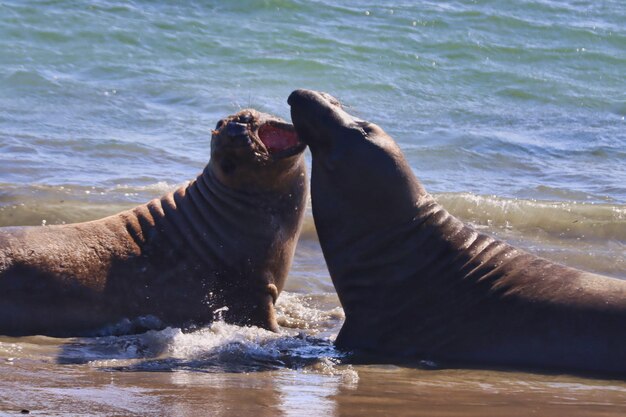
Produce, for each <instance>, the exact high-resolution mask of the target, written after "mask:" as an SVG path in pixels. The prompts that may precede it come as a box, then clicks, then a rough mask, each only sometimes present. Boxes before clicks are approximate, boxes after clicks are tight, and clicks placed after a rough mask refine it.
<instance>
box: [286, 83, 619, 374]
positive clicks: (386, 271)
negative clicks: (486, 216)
mask: <svg viewBox="0 0 626 417" xmlns="http://www.w3.org/2000/svg"><path fill="white" fill-rule="evenodd" d="M288 101H289V104H290V105H291V116H292V122H293V124H294V126H295V128H296V131H297V132H298V136H299V137H300V139H301V140H302V141H303V142H305V143H306V144H307V145H309V148H310V149H311V152H312V155H313V158H312V174H311V197H312V203H313V217H314V220H315V225H316V228H317V232H318V235H319V239H320V243H321V246H322V250H323V253H324V257H325V259H326V263H327V265H328V269H329V271H330V275H331V278H332V280H333V283H334V285H335V288H336V289H337V293H338V295H339V300H340V302H341V304H342V306H343V308H344V310H345V315H346V320H345V323H344V325H343V327H342V329H341V331H340V333H339V335H338V337H337V339H336V344H337V346H339V347H341V348H345V349H351V350H355V351H362V352H368V353H372V354H374V355H376V356H378V357H384V358H404V359H403V360H405V359H410V360H414V359H415V360H419V359H426V360H434V361H436V362H439V363H440V364H442V365H444V366H446V365H447V366H480V367H485V366H487V367H493V366H496V367H502V366H504V367H514V368H527V369H528V368H530V369H540V368H541V369H554V370H574V371H576V370H577V371H597V372H602V373H604V372H606V373H617V374H622V375H626V282H625V281H622V280H619V279H614V278H609V277H605V276H600V275H596V274H592V273H588V272H583V271H580V270H576V269H573V268H569V267H567V266H564V265H559V264H556V263H554V262H550V261H548V260H546V259H542V258H539V257H537V256H534V255H532V254H530V253H527V252H525V251H523V250H520V249H516V248H514V247H512V246H510V245H508V244H506V243H504V242H501V241H499V240H497V239H494V238H492V237H489V236H487V235H484V234H481V233H478V232H476V231H475V230H473V229H472V228H471V227H468V226H466V225H465V224H463V223H462V222H461V221H459V220H457V219H456V218H454V217H453V216H451V215H450V214H448V212H446V210H444V209H443V208H442V207H441V206H440V205H439V204H437V203H436V202H435V200H434V199H433V198H432V197H431V196H430V195H429V194H428V193H427V192H426V191H425V190H424V188H423V186H422V185H421V184H420V182H419V181H418V180H417V179H416V178H415V176H414V174H413V172H412V170H411V168H410V166H409V165H408V163H407V161H406V160H405V158H404V156H403V155H402V152H401V151H400V149H399V148H398V146H397V145H396V143H395V142H394V141H393V139H392V138H391V137H389V136H388V135H387V134H386V133H385V132H384V131H383V130H382V129H381V128H380V127H378V126H376V125H374V124H372V123H368V122H366V121H363V120H359V119H356V118H354V117H352V116H350V115H349V114H348V113H346V112H345V111H344V110H343V109H342V108H341V106H340V104H339V102H338V101H337V100H336V99H334V98H332V97H330V96H329V95H326V94H323V93H317V92H314V91H307V90H297V91H294V92H293V93H292V94H291V96H290V97H289V100H288Z"/></svg>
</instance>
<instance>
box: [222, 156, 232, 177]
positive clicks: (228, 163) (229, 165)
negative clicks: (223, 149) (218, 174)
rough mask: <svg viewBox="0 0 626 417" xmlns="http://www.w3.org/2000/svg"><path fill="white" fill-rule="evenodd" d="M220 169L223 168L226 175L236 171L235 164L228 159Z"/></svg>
mask: <svg viewBox="0 0 626 417" xmlns="http://www.w3.org/2000/svg"><path fill="white" fill-rule="evenodd" d="M220 168H222V172H223V173H224V174H226V175H228V174H231V173H232V172H233V171H234V170H235V163H234V162H233V161H232V160H230V159H228V158H226V159H224V160H223V161H222V163H221V164H220Z"/></svg>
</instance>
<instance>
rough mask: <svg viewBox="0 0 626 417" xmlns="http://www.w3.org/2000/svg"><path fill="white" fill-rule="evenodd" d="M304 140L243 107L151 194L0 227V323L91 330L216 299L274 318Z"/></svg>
mask: <svg viewBox="0 0 626 417" xmlns="http://www.w3.org/2000/svg"><path fill="white" fill-rule="evenodd" d="M305 147H306V145H304V144H303V143H302V142H300V141H299V140H298V138H297V136H296V134H295V131H294V129H293V126H291V125H290V124H288V123H286V122H284V121H282V120H280V119H277V118H275V117H273V116H270V115H267V114H263V113H259V112H257V111H255V110H243V111H241V112H239V113H238V114H236V115H234V116H230V117H228V118H226V119H224V120H221V121H220V122H219V123H218V124H217V127H216V130H214V131H213V136H212V139H211V159H210V161H209V163H208V165H207V166H206V167H205V169H204V171H203V172H202V173H201V174H200V175H199V176H198V177H197V178H196V179H195V180H194V181H192V182H190V183H188V184H187V185H185V186H183V187H181V188H179V189H177V190H176V191H174V192H172V193H169V194H167V195H165V196H164V197H162V198H160V199H155V200H152V201H150V202H149V203H147V204H144V205H141V206H138V207H136V208H134V209H132V210H128V211H124V212H122V213H119V214H116V215H114V216H110V217H106V218H103V219H100V220H96V221H91V222H86V223H76V224H68V225H59V226H36V227H7V228H0V334H4V335H30V334H45V335H52V336H76V335H90V334H94V332H98V331H99V329H100V328H101V327H102V326H105V325H110V324H113V323H116V322H118V321H120V320H123V319H127V318H134V317H145V316H147V317H152V316H154V317H156V318H158V319H159V320H160V321H161V322H162V324H163V325H170V326H186V325H189V324H206V323H208V322H210V321H212V320H213V318H214V311H215V310H219V312H220V314H221V316H222V317H223V319H224V320H225V321H227V322H230V323H235V324H240V325H256V326H260V327H263V328H266V329H273V330H275V329H277V324H276V318H275V312H274V303H275V301H276V298H277V297H278V294H279V293H280V291H281V290H282V288H283V285H284V282H285V279H286V277H287V272H288V270H289V267H290V264H291V261H292V258H293V255H294V250H295V246H296V242H297V240H298V235H299V233H300V228H301V225H302V219H303V213H304V210H305V205H306V199H307V189H308V188H307V180H306V172H305V163H304V157H303V151H304V149H305ZM223 307H224V308H223Z"/></svg>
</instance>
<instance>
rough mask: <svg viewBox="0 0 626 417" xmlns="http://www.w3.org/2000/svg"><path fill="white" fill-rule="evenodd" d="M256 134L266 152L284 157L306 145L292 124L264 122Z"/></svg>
mask: <svg viewBox="0 0 626 417" xmlns="http://www.w3.org/2000/svg"><path fill="white" fill-rule="evenodd" d="M257 135H258V137H259V139H260V140H261V142H262V143H263V145H264V146H265V149H266V150H267V152H268V154H270V155H271V156H273V157H286V156H289V155H293V154H296V153H298V152H300V151H301V150H302V149H304V147H305V146H306V145H305V144H304V143H303V142H301V141H300V139H299V138H298V135H297V134H296V130H295V129H294V128H293V126H292V125H290V124H287V123H281V122H274V121H270V122H266V123H264V124H262V125H261V126H260V127H259V130H258V131H257Z"/></svg>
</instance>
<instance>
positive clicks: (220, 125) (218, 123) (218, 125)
mask: <svg viewBox="0 0 626 417" xmlns="http://www.w3.org/2000/svg"><path fill="white" fill-rule="evenodd" d="M224 123H226V122H225V121H224V119H222V120H220V121H218V122H217V124H216V125H215V130H220V128H221V127H222V126H224Z"/></svg>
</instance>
